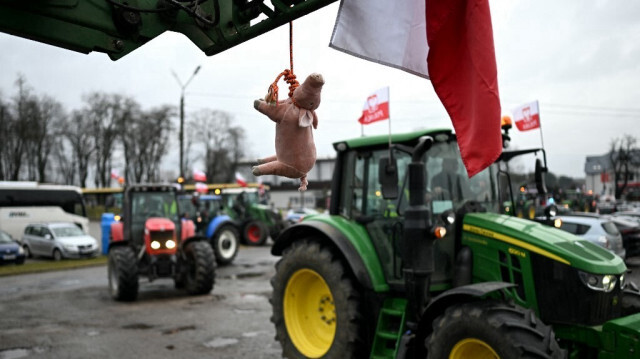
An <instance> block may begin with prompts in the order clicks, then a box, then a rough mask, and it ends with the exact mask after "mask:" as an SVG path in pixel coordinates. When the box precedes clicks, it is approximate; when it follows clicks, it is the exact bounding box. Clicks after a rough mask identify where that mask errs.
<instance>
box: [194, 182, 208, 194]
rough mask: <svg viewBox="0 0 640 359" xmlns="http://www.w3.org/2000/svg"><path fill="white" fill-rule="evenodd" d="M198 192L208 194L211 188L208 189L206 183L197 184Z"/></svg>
mask: <svg viewBox="0 0 640 359" xmlns="http://www.w3.org/2000/svg"><path fill="white" fill-rule="evenodd" d="M196 192H198V193H203V194H204V193H208V192H209V187H207V185H206V184H205V183H202V182H196Z"/></svg>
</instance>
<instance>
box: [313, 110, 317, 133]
mask: <svg viewBox="0 0 640 359" xmlns="http://www.w3.org/2000/svg"><path fill="white" fill-rule="evenodd" d="M313 128H314V129H316V130H317V129H318V115H316V112H315V111H313Z"/></svg>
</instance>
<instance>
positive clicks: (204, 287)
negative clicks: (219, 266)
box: [184, 240, 216, 295]
mask: <svg viewBox="0 0 640 359" xmlns="http://www.w3.org/2000/svg"><path fill="white" fill-rule="evenodd" d="M184 252H185V255H186V257H187V260H186V263H185V265H186V266H187V268H186V270H187V271H186V276H185V288H186V290H187V293H189V294H191V295H200V294H207V293H209V292H211V290H212V289H213V283H214V281H215V273H216V272H215V268H216V263H215V257H214V254H213V249H212V248H211V245H210V244H209V243H208V242H206V241H204V240H202V241H192V242H190V243H188V244H187V246H186V248H185V250H184Z"/></svg>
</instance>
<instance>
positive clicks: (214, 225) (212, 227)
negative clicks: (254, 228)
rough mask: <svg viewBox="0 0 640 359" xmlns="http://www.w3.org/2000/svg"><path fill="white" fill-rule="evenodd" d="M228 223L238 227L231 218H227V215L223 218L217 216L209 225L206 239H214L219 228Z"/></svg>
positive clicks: (222, 216)
mask: <svg viewBox="0 0 640 359" xmlns="http://www.w3.org/2000/svg"><path fill="white" fill-rule="evenodd" d="M227 223H231V224H233V225H234V226H236V227H237V225H236V223H235V222H234V221H233V220H232V219H231V217H229V216H227V215H226V214H224V215H221V216H216V217H215V218H213V219H212V220H211V222H209V225H208V226H207V231H206V233H205V235H206V237H207V238H212V237H213V235H214V234H215V233H216V231H217V230H218V228H220V227H222V225H224V224H227Z"/></svg>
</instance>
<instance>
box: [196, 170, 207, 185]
mask: <svg viewBox="0 0 640 359" xmlns="http://www.w3.org/2000/svg"><path fill="white" fill-rule="evenodd" d="M193 180H194V181H196V182H207V175H206V173H204V172H202V171H200V170H198V169H196V168H194V169H193Z"/></svg>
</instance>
